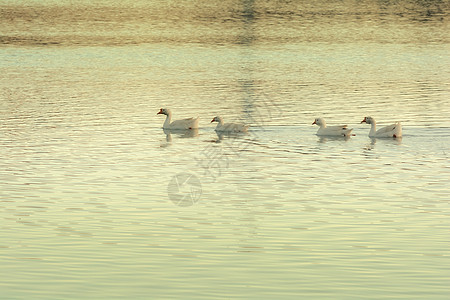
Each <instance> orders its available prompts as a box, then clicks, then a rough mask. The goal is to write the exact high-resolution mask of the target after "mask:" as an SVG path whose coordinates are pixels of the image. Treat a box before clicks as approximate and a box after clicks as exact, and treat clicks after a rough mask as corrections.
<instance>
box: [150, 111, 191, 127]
mask: <svg viewBox="0 0 450 300" xmlns="http://www.w3.org/2000/svg"><path fill="white" fill-rule="evenodd" d="M160 114H161V115H166V116H167V117H166V120H165V121H164V124H163V128H164V129H180V130H183V129H196V128H198V117H197V118H187V119H181V120H176V121H173V122H170V120H171V119H172V112H171V111H170V109H168V108H161V109H160V110H159V112H158V113H157V115H160Z"/></svg>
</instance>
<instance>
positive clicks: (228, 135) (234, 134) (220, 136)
mask: <svg viewBox="0 0 450 300" xmlns="http://www.w3.org/2000/svg"><path fill="white" fill-rule="evenodd" d="M215 133H216V134H217V140H213V141H214V142H216V143H221V142H222V141H223V140H224V139H225V138H226V139H236V138H239V137H243V136H246V135H248V133H247V132H224V131H215Z"/></svg>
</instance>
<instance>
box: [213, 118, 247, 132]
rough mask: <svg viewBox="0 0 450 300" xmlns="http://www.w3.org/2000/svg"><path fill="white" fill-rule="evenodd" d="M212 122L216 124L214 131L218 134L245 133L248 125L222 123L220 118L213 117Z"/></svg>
mask: <svg viewBox="0 0 450 300" xmlns="http://www.w3.org/2000/svg"><path fill="white" fill-rule="evenodd" d="M212 122H218V124H217V126H216V129H215V131H219V132H247V129H248V125H245V124H239V123H223V119H222V117H214V119H212V121H211V123H212Z"/></svg>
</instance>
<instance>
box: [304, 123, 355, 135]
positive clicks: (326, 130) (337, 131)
mask: <svg viewBox="0 0 450 300" xmlns="http://www.w3.org/2000/svg"><path fill="white" fill-rule="evenodd" d="M314 124H316V125H318V126H320V128H319V130H317V133H316V134H317V135H319V136H345V137H348V136H350V135H351V132H352V130H353V128H350V129H348V128H347V125H342V126H328V127H327V123H325V120H324V119H322V118H317V119H315V120H314V122H313V123H312V125H314Z"/></svg>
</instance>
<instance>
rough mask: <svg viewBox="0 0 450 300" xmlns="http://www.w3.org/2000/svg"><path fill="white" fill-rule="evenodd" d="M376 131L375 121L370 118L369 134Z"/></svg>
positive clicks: (371, 134) (373, 133)
mask: <svg viewBox="0 0 450 300" xmlns="http://www.w3.org/2000/svg"><path fill="white" fill-rule="evenodd" d="M376 132H377V122H375V120H372V123H370V132H369V136H375V133H376Z"/></svg>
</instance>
